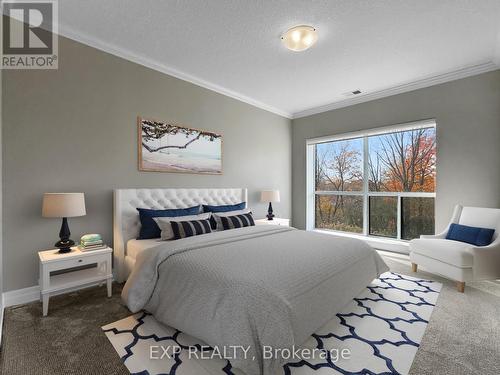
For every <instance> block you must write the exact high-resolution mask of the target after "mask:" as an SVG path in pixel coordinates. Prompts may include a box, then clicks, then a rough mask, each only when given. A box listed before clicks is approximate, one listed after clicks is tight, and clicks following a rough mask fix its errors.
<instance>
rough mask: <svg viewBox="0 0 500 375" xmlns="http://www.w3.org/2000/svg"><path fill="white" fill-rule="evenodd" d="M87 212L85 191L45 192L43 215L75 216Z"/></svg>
mask: <svg viewBox="0 0 500 375" xmlns="http://www.w3.org/2000/svg"><path fill="white" fill-rule="evenodd" d="M85 214H86V211H85V196H84V194H83V193H45V194H44V195H43V204H42V216H43V217H75V216H84V215H85Z"/></svg>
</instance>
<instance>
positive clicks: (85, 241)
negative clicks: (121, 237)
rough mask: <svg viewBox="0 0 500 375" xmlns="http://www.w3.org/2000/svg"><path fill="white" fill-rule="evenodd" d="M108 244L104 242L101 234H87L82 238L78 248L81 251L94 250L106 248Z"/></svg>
mask: <svg viewBox="0 0 500 375" xmlns="http://www.w3.org/2000/svg"><path fill="white" fill-rule="evenodd" d="M107 247H108V246H107V245H106V244H104V243H103V242H102V238H101V235H100V234H86V235H84V236H82V238H81V239H80V245H78V249H79V250H80V251H92V250H101V249H105V248H107Z"/></svg>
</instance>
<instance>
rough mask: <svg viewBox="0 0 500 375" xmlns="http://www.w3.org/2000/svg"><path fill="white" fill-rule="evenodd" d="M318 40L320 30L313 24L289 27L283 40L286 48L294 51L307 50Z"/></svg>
mask: <svg viewBox="0 0 500 375" xmlns="http://www.w3.org/2000/svg"><path fill="white" fill-rule="evenodd" d="M317 40H318V32H317V31H316V29H315V28H314V27H312V26H306V25H300V26H295V27H292V28H291V29H288V30H287V31H286V32H285V33H284V34H283V36H282V37H281V41H282V42H283V44H284V45H285V47H286V48H288V49H289V50H292V51H305V50H306V49H308V48H310V47H312V46H313V45H314V43H316V41H317Z"/></svg>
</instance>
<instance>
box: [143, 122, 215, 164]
mask: <svg viewBox="0 0 500 375" xmlns="http://www.w3.org/2000/svg"><path fill="white" fill-rule="evenodd" d="M137 128H138V140H139V142H138V143H139V144H138V146H139V170H141V171H153V172H179V173H203V174H222V135H220V134H216V133H213V132H210V131H206V130H199V129H193V128H188V127H185V126H181V125H177V124H172V123H168V122H162V121H155V120H149V119H146V118H142V117H138V118H137Z"/></svg>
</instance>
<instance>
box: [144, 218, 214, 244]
mask: <svg viewBox="0 0 500 375" xmlns="http://www.w3.org/2000/svg"><path fill="white" fill-rule="evenodd" d="M211 216H212V214H211V213H210V212H207V213H204V214H199V215H189V216H177V217H154V218H153V220H154V221H155V223H156V224H157V225H158V226H159V227H160V230H161V240H162V241H168V240H173V239H174V231H173V230H172V221H191V220H207V219H210V217H211Z"/></svg>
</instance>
